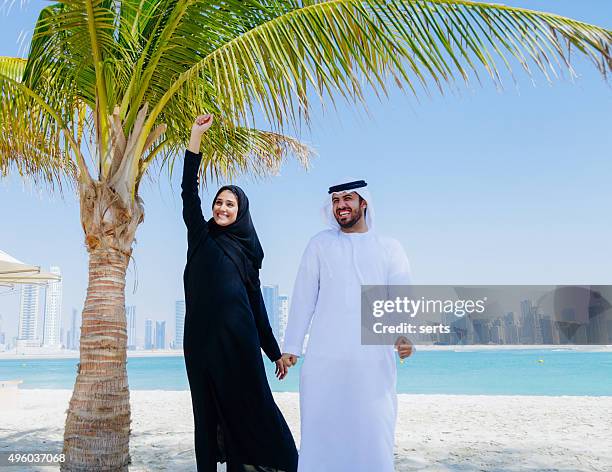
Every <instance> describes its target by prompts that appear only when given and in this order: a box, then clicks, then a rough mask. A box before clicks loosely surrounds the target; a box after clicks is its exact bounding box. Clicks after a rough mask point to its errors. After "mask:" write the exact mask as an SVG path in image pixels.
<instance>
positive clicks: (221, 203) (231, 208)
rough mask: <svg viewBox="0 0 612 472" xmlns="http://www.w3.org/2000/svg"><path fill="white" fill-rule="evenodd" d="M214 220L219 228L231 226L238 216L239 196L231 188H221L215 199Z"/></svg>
mask: <svg viewBox="0 0 612 472" xmlns="http://www.w3.org/2000/svg"><path fill="white" fill-rule="evenodd" d="M212 210H213V218H214V219H215V223H217V224H218V225H219V226H227V225H231V224H232V223H233V222H234V221H236V216H237V215H238V194H237V193H236V191H235V190H233V189H232V187H231V186H225V187H221V188H220V189H219V190H217V195H216V196H215V198H214V199H213V208H212Z"/></svg>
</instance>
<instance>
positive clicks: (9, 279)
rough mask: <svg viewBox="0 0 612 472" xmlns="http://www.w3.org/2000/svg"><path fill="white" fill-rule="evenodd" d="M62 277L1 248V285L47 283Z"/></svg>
mask: <svg viewBox="0 0 612 472" xmlns="http://www.w3.org/2000/svg"><path fill="white" fill-rule="evenodd" d="M60 279H61V276H60V275H57V274H51V273H49V272H42V271H41V270H40V267H38V266H33V265H29V264H24V263H23V262H21V261H18V260H17V259H15V258H14V257H12V256H10V255H8V254H7V253H6V252H4V251H2V250H0V285H13V284H46V283H47V282H50V281H54V280H60Z"/></svg>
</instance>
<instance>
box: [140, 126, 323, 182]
mask: <svg viewBox="0 0 612 472" xmlns="http://www.w3.org/2000/svg"><path fill="white" fill-rule="evenodd" d="M181 129H185V130H188V129H189V128H188V127H183V128H181ZM187 140H188V136H183V137H180V138H178V137H177V138H176V139H172V138H170V137H168V136H166V137H164V138H160V140H159V142H158V143H157V144H158V145H159V148H158V149H159V150H160V151H159V153H160V154H159V156H154V155H151V154H149V155H148V156H147V157H145V158H144V159H143V160H142V161H141V165H140V175H141V176H142V175H143V174H144V173H145V172H147V173H148V174H150V173H151V169H153V168H157V169H158V170H161V169H163V168H167V169H168V171H169V174H170V176H172V172H173V169H174V163H175V160H176V158H177V157H178V156H180V158H181V159H182V155H183V153H184V149H185V148H184V144H182V143H184V142H186V141H187ZM168 142H177V143H179V144H178V145H175V146H172V145H170V144H167V143H168ZM201 149H202V166H201V169H200V171H201V175H202V177H203V178H202V179H200V181H201V183H202V184H203V185H208V184H210V183H213V182H214V183H217V182H219V181H227V180H230V181H231V180H235V179H236V178H237V177H238V176H241V175H248V176H250V177H252V178H255V179H260V178H265V177H269V176H273V175H277V174H278V172H279V171H280V167H281V165H282V164H283V163H284V162H285V161H286V160H287V159H288V158H289V157H293V158H295V159H297V162H298V163H299V164H300V165H301V166H302V167H304V168H305V169H308V168H309V166H310V162H311V160H312V159H313V158H314V156H315V155H316V152H315V151H314V150H313V149H312V148H311V147H310V146H308V145H307V144H304V143H302V142H300V141H299V140H297V139H295V138H293V137H290V136H285V135H282V134H279V133H274V132H271V131H265V130H259V129H254V128H238V127H235V126H233V125H232V124H231V123H226V124H225V125H223V124H220V125H218V126H215V127H212V128H211V129H210V130H208V131H207V132H206V133H205V134H204V136H203V139H202V148H201ZM152 152H153V153H155V152H156V148H155V146H154V148H153V151H152ZM156 157H157V158H156ZM152 163H155V165H154V166H152V168H149V165H150V164H152ZM138 180H140V178H139V179H138Z"/></svg>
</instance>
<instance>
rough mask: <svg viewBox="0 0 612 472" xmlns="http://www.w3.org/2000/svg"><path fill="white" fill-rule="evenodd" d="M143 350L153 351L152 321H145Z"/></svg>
mask: <svg viewBox="0 0 612 472" xmlns="http://www.w3.org/2000/svg"><path fill="white" fill-rule="evenodd" d="M144 348H145V349H153V320H150V319H146V320H145V342H144Z"/></svg>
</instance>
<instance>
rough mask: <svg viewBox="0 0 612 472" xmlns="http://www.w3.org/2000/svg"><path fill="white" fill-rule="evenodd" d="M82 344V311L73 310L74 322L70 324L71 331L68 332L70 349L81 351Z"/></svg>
mask: <svg viewBox="0 0 612 472" xmlns="http://www.w3.org/2000/svg"><path fill="white" fill-rule="evenodd" d="M80 343H81V316H80V311H79V310H77V309H76V308H73V309H72V320H71V322H70V330H69V331H68V345H67V347H68V349H74V350H77V349H79V346H80Z"/></svg>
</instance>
